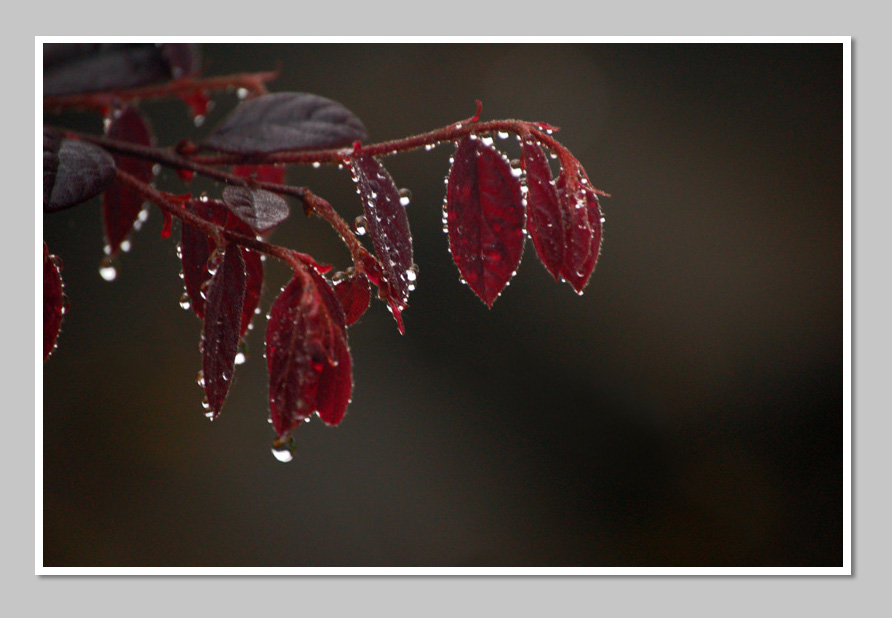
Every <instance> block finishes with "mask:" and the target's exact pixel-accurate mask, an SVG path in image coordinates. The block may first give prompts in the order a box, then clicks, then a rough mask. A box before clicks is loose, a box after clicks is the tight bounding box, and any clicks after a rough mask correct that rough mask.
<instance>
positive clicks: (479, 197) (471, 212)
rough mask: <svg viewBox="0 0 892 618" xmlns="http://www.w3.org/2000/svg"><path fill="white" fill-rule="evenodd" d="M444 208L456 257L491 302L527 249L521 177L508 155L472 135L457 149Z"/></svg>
mask: <svg viewBox="0 0 892 618" xmlns="http://www.w3.org/2000/svg"><path fill="white" fill-rule="evenodd" d="M445 209H446V224H447V229H448V232H449V249H450V251H451V252H452V259H453V260H454V261H455V264H456V266H458V270H459V272H460V273H461V276H462V277H463V278H464V280H465V281H467V283H468V285H469V286H470V287H471V289H472V290H474V292H475V293H476V294H477V296H479V297H480V298H481V300H483V302H484V303H486V305H487V306H489V307H492V305H493V303H494V302H495V300H496V298H498V296H499V294H501V293H502V290H503V289H504V288H505V286H506V285H507V284H508V281H510V280H511V277H513V276H514V273H515V272H516V271H517V267H518V265H519V264H520V258H521V256H522V255H523V240H524V236H523V226H524V209H523V198H522V194H521V189H520V181H519V180H518V178H516V177H515V176H514V175H513V174H512V170H511V166H510V165H509V164H508V161H506V160H505V157H504V156H502V155H501V154H500V153H499V152H498V151H497V150H495V149H494V148H492V147H491V146H488V145H486V144H484V143H483V141H482V140H479V139H477V138H476V137H475V136H473V135H470V136H468V137H465V138H464V139H462V140H461V141H460V142H459V144H458V148H457V149H456V151H455V155H454V157H453V164H452V169H451V170H450V171H449V178H448V181H447V186H446V206H445Z"/></svg>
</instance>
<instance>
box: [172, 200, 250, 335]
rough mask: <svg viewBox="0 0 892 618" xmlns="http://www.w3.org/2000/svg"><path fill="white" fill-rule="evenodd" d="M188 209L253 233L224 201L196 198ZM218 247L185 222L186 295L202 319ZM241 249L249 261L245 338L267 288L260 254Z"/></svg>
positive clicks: (227, 226) (224, 225)
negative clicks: (211, 263)
mask: <svg viewBox="0 0 892 618" xmlns="http://www.w3.org/2000/svg"><path fill="white" fill-rule="evenodd" d="M186 209H187V210H188V211H189V212H191V213H192V214H195V215H198V216H199V217H201V218H202V219H204V220H206V221H208V222H209V223H213V224H214V225H217V226H219V227H222V228H224V229H230V230H233V231H235V232H238V233H240V234H244V235H246V236H251V235H252V234H253V232H252V231H251V229H250V228H249V227H248V226H247V225H245V224H244V223H242V222H241V221H240V220H239V219H236V218H235V217H234V216H232V215H230V214H229V211H228V210H227V209H226V207H225V206H224V205H223V203H222V202H218V201H214V200H210V201H207V202H201V201H197V200H193V201H190V202H188V203H187V204H186ZM215 248H216V245H215V244H214V242H213V241H212V240H211V239H210V238H208V237H207V236H206V235H205V234H204V233H203V232H201V231H200V230H198V229H196V228H195V227H193V226H191V225H188V224H184V225H183V231H182V238H181V241H180V250H181V261H182V264H183V283H184V284H185V286H186V294H187V295H188V296H189V299H190V304H191V307H192V311H194V312H195V315H196V316H198V318H199V319H201V320H203V319H204V317H205V304H206V302H205V299H204V297H203V296H202V288H203V286H204V284H205V282H206V281H207V280H208V279H210V276H211V275H210V272H209V271H208V264H207V263H208V260H209V259H210V257H211V254H212V253H213V251H214V249H215ZM240 250H241V253H242V258H243V259H244V261H245V272H246V279H247V280H246V290H245V302H244V305H243V307H242V321H241V328H240V332H239V335H240V336H241V337H244V336H245V333H246V332H247V331H248V326H249V325H250V324H251V320H252V319H253V317H254V310H255V309H256V308H257V306H258V304H259V303H260V293H261V290H262V288H263V261H262V260H261V259H260V254H259V253H257V252H256V251H253V250H251V249H248V248H245V247H241V248H240Z"/></svg>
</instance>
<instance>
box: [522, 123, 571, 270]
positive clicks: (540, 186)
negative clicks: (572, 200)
mask: <svg viewBox="0 0 892 618" xmlns="http://www.w3.org/2000/svg"><path fill="white" fill-rule="evenodd" d="M521 161H522V163H523V169H524V171H525V172H526V180H527V231H528V232H529V233H530V240H532V241H533V246H534V247H535V248H536V253H538V254H539V258H540V259H541V260H542V263H543V264H544V265H545V268H547V269H548V272H550V273H551V274H552V275H553V276H554V278H555V281H557V280H559V279H560V277H561V269H562V267H563V264H564V243H565V238H564V215H563V211H562V207H561V202H560V200H559V199H558V193H557V189H556V188H555V185H554V181H553V180H552V176H551V168H550V167H549V165H548V159H547V158H546V156H545V153H544V152H542V147H541V146H540V145H539V143H538V142H536V141H534V140H533V139H532V138H526V139H524V141H523V144H522V146H521Z"/></svg>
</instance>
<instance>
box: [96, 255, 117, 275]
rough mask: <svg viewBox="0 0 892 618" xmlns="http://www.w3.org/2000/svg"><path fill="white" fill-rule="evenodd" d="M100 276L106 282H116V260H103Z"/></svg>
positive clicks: (108, 257) (100, 264)
mask: <svg viewBox="0 0 892 618" xmlns="http://www.w3.org/2000/svg"><path fill="white" fill-rule="evenodd" d="M99 275H100V276H101V277H102V278H103V279H105V280H106V281H114V280H115V278H116V277H117V276H118V269H117V268H115V263H114V260H112V258H111V257H110V256H107V257H104V258H102V261H101V262H99Z"/></svg>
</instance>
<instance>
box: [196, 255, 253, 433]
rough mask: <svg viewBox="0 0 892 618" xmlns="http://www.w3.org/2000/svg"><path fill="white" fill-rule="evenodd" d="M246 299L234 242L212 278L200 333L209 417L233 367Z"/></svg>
mask: <svg viewBox="0 0 892 618" xmlns="http://www.w3.org/2000/svg"><path fill="white" fill-rule="evenodd" d="M244 301H245V260H244V258H242V252H241V251H239V248H238V246H237V245H234V244H230V245H227V246H226V248H225V250H224V253H223V259H222V261H221V262H220V267H219V268H218V269H217V272H216V273H215V274H214V276H213V278H212V279H211V283H210V286H209V288H208V295H207V305H206V307H205V316H204V332H203V333H202V342H203V346H202V349H203V351H204V365H203V367H202V372H203V375H204V388H205V392H206V393H207V399H208V405H209V409H210V413H211V414H212V417H211V418H212V419H215V418H217V416H218V415H219V414H220V409H221V408H222V407H223V402H224V401H225V400H226V394H227V393H228V392H229V385H230V383H231V382H232V372H233V370H234V369H235V355H236V353H238V343H239V339H240V332H239V328H240V325H241V320H242V306H243V305H244Z"/></svg>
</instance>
